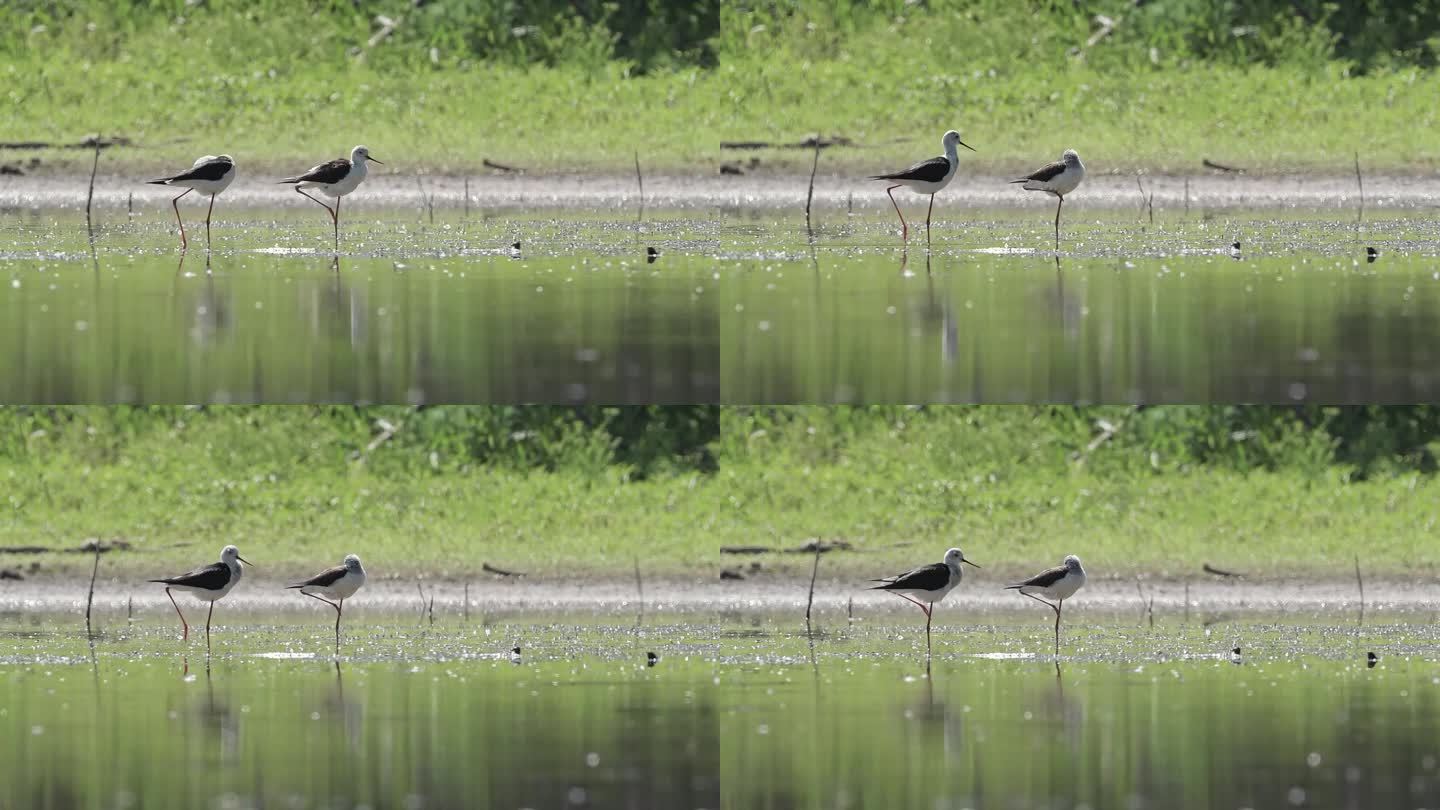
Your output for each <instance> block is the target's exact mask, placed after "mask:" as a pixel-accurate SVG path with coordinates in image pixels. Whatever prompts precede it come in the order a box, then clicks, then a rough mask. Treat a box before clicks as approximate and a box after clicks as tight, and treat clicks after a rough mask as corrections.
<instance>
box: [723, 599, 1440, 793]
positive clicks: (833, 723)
mask: <svg viewBox="0 0 1440 810" xmlns="http://www.w3.org/2000/svg"><path fill="white" fill-rule="evenodd" d="M1043 612H1044V611H1043V609H1041V611H1040V613H1043ZM916 617H917V618H918V612H916ZM1076 618H1077V619H1079V620H1078V621H1076V622H1074V625H1073V626H1072V627H1069V628H1068V629H1067V631H1066V633H1065V639H1064V643H1065V646H1064V649H1063V651H1062V660H1060V661H1059V662H1057V661H1055V660H1054V659H1053V657H1051V655H1050V652H1051V645H1052V644H1053V637H1052V636H1051V635H1050V632H1051V630H1050V627H1049V626H1048V620H1047V617H1046V616H1041V615H1038V614H1037V615H1035V616H1033V617H1031V620H1029V621H1026V622H1024V623H1017V621H1014V620H1012V621H1006V622H1004V623H1001V624H998V625H997V624H988V623H987V624H985V625H981V626H978V627H958V628H957V627H954V626H945V627H937V632H936V634H935V636H934V648H935V656H934V659H933V661H932V662H931V664H930V665H929V667H928V668H927V666H926V663H925V652H924V644H925V641H924V630H923V624H921V623H920V622H915V623H914V624H912V625H909V626H904V625H890V624H887V625H883V626H876V627H867V626H843V625H842V626H839V627H826V628H823V629H822V630H821V631H820V632H819V633H818V634H817V637H816V638H815V640H814V644H813V647H811V646H810V644H809V642H808V640H807V638H806V637H805V636H804V634H803V632H800V631H801V630H802V629H803V628H797V627H795V625H794V622H793V620H792V621H791V622H789V623H788V625H786V624H778V625H777V624H776V623H774V622H771V621H768V620H765V621H758V620H757V622H745V623H742V624H740V625H738V626H736V627H735V628H734V629H733V631H732V632H734V633H735V634H736V636H737V640H736V641H735V646H736V648H737V649H735V650H734V651H733V654H732V655H731V656H729V657H728V659H727V660H726V662H725V665H724V666H723V667H722V669H721V673H720V677H721V679H722V681H723V683H724V684H725V693H724V698H723V701H724V711H723V717H722V722H721V738H722V740H723V744H722V749H721V758H722V764H721V773H722V780H723V784H724V803H723V806H724V807H727V808H736V810H739V808H859V807H925V808H979V807H1002V808H1014V809H1015V810H1022V809H1025V808H1125V807H1131V808H1173V809H1176V810H1187V809H1188V808H1196V809H1197V810H1201V809H1205V810H1209V809H1210V808H1247V807H1248V808H1262V807H1326V808H1331V807H1354V808H1367V807H1434V806H1436V803H1437V802H1440V738H1437V737H1436V736H1435V733H1434V730H1435V728H1436V727H1437V723H1440V665H1437V663H1436V662H1435V660H1434V657H1433V652H1432V650H1433V647H1431V646H1429V645H1430V644H1431V643H1433V640H1434V631H1433V629H1432V628H1430V627H1429V626H1426V625H1405V624H1389V625H1386V626H1383V627H1374V628H1366V629H1363V630H1358V631H1357V630H1356V629H1355V628H1353V627H1346V626H1337V625H1325V624H1314V625H1311V624H1303V625H1279V624H1270V623H1266V622H1264V621H1261V620H1246V621H1242V622H1231V623H1227V624H1224V625H1214V626H1211V627H1210V628H1208V629H1206V628H1204V627H1202V626H1201V624H1200V623H1199V622H1198V621H1197V622H1196V623H1195V624H1193V625H1176V624H1162V625H1161V626H1159V627H1157V628H1150V627H1148V626H1142V627H1137V626H1136V625H1135V623H1134V621H1133V618H1130V617H1127V618H1129V619H1130V620H1122V619H1121V618H1120V617H1112V618H1108V619H1107V620H1106V623H1105V624H1104V625H1102V626H1098V627H1097V626H1095V625H1094V624H1093V622H1094V621H1095V620H1094V619H1093V618H1091V617H1087V618H1083V619H1081V618H1079V617H1076ZM952 621H953V620H952ZM1422 640H1423V641H1422ZM1416 642H1420V643H1418V644H1417V643H1416ZM1237 645H1238V646H1240V647H1241V655H1240V656H1239V657H1238V658H1232V656H1231V654H1230V649H1231V647H1233V646H1237ZM742 647H743V649H744V650H745V651H742V649H741V648H742ZM1370 650H1378V651H1379V652H1378V654H1379V656H1380V657H1379V661H1378V663H1377V664H1376V665H1375V667H1374V668H1370V667H1368V666H1367V664H1366V659H1365V653H1366V652H1367V651H1370Z"/></svg>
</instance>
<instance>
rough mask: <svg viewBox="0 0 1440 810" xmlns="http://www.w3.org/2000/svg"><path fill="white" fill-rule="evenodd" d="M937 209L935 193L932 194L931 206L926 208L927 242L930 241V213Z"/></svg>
mask: <svg viewBox="0 0 1440 810" xmlns="http://www.w3.org/2000/svg"><path fill="white" fill-rule="evenodd" d="M934 210H935V195H934V194H931V195H930V207H929V208H927V209H925V242H926V243H927V244H928V243H929V242H930V213H931V212H932V211H934Z"/></svg>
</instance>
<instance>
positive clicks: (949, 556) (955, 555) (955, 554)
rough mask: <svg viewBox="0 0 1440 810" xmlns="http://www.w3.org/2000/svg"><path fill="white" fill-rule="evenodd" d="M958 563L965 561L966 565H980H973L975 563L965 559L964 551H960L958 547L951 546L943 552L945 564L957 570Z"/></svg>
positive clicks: (958, 567) (958, 568) (976, 566)
mask: <svg viewBox="0 0 1440 810" xmlns="http://www.w3.org/2000/svg"><path fill="white" fill-rule="evenodd" d="M960 563H965V564H966V565H969V566H974V567H975V568H979V567H980V566H978V565H975V563H973V562H970V561H969V560H967V559H965V552H963V551H961V550H960V549H958V548H952V549H950V550H949V551H947V552H945V564H946V565H948V566H950V567H951V568H953V569H955V570H957V571H958V570H960Z"/></svg>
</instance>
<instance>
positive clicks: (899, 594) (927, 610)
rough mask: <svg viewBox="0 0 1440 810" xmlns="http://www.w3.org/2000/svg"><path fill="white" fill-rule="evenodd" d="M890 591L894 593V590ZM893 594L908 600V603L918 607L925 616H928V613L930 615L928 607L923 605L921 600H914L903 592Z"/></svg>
mask: <svg viewBox="0 0 1440 810" xmlns="http://www.w3.org/2000/svg"><path fill="white" fill-rule="evenodd" d="M891 593H895V592H894V591H891ZM895 595H896V596H898V597H900V598H901V599H904V600H905V601H906V602H909V603H910V604H912V605H914V606H915V607H918V608H920V611H921V612H922V613H924V614H925V615H926V616H929V615H930V608H927V607H925V605H924V604H922V603H921V602H919V601H917V600H915V599H911V598H910V597H908V596H906V595H905V594H903V593H896V594H895Z"/></svg>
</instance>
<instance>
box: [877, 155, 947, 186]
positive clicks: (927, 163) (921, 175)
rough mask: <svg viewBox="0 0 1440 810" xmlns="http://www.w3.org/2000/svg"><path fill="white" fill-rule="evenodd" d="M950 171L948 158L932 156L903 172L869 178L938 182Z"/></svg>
mask: <svg viewBox="0 0 1440 810" xmlns="http://www.w3.org/2000/svg"><path fill="white" fill-rule="evenodd" d="M949 173H950V160H949V159H948V158H945V157H943V156H942V157H933V158H930V159H929V160H922V161H920V162H919V163H916V164H915V165H914V166H911V167H910V168H908V169H906V170H905V171H903V172H895V173H894V174H877V175H873V176H871V178H870V179H871V180H919V181H921V182H925V183H938V182H940V181H941V180H944V179H945V175H947V174H949Z"/></svg>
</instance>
